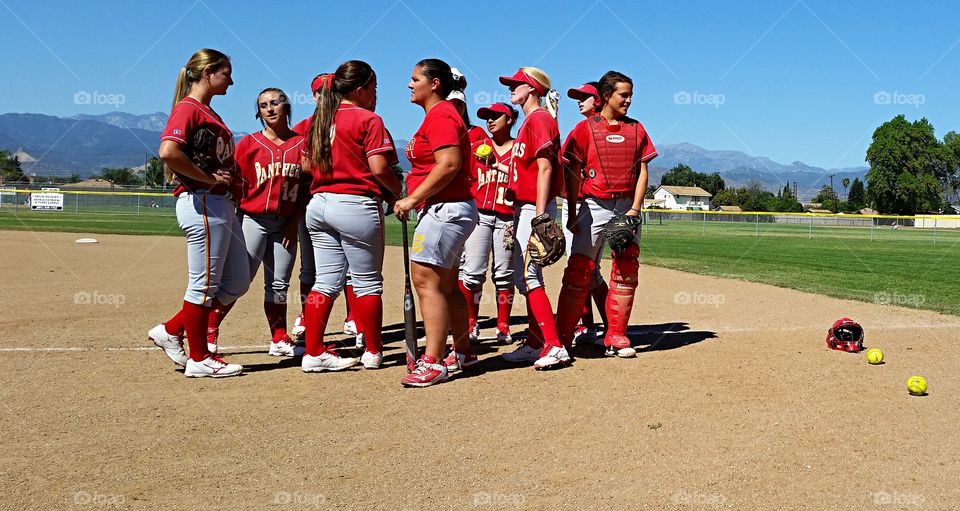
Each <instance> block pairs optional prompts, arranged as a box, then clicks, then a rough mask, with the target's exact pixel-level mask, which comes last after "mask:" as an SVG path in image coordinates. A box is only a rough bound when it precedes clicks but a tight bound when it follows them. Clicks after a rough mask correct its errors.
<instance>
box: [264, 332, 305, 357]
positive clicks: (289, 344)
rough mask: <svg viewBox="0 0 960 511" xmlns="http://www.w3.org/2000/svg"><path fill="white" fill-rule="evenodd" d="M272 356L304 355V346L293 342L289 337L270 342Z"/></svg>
mask: <svg viewBox="0 0 960 511" xmlns="http://www.w3.org/2000/svg"><path fill="white" fill-rule="evenodd" d="M269 353H270V356H271V357H296V356H299V355H303V348H302V347H300V346H297V345H296V344H294V343H293V340H291V339H290V338H289V337H286V338H283V339H280V340H279V341H277V342H271V343H270V352H269Z"/></svg>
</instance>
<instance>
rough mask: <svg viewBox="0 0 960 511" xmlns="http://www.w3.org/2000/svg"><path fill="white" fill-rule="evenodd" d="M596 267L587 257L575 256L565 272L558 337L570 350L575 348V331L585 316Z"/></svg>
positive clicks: (559, 304) (558, 305) (559, 302)
mask: <svg viewBox="0 0 960 511" xmlns="http://www.w3.org/2000/svg"><path fill="white" fill-rule="evenodd" d="M596 265H597V263H596V262H595V261H594V260H593V259H590V258H589V257H587V256H585V255H582V254H573V255H572V256H570V259H569V261H567V268H566V269H565V270H563V288H562V289H561V290H560V297H559V298H557V336H558V337H559V338H560V342H561V343H563V345H564V347H566V348H567V349H568V350H569V349H570V348H571V346H573V330H574V329H575V328H576V327H577V321H579V320H580V317H581V316H582V315H583V314H582V313H583V307H584V304H585V303H586V301H587V295H588V294H589V293H590V279H592V278H593V269H594V268H595V267H596Z"/></svg>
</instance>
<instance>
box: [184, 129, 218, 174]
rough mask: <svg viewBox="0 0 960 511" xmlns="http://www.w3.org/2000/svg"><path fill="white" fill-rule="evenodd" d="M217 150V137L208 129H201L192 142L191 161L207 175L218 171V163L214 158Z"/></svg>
mask: <svg viewBox="0 0 960 511" xmlns="http://www.w3.org/2000/svg"><path fill="white" fill-rule="evenodd" d="M216 150H217V136H216V135H214V134H213V132H212V131H210V130H209V129H207V128H200V129H198V130H197V131H195V132H194V134H193V138H192V139H191V140H190V153H189V154H190V160H192V161H193V163H194V165H196V166H197V167H200V170H202V171H204V172H206V173H207V174H213V173H214V172H215V171H217V170H218V169H217V166H218V165H217V163H218V162H217V161H216V159H215V158H214V156H213V155H214V154H216Z"/></svg>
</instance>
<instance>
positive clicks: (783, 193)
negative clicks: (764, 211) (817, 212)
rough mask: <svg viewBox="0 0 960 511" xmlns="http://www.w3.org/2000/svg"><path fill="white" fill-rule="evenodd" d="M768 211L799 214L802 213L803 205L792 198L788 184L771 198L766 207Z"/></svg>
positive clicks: (791, 191)
mask: <svg viewBox="0 0 960 511" xmlns="http://www.w3.org/2000/svg"><path fill="white" fill-rule="evenodd" d="M767 207H768V209H770V211H778V212H784V213H799V212H801V211H803V204H800V202H799V201H798V200H797V198H796V197H794V196H793V190H791V189H790V183H787V184H786V185H785V186H784V187H783V190H780V192H779V193H777V196H776V197H775V198H773V199H772V200H771V201H770V202H769V204H768V205H767Z"/></svg>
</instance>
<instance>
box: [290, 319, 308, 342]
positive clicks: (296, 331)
mask: <svg viewBox="0 0 960 511" xmlns="http://www.w3.org/2000/svg"><path fill="white" fill-rule="evenodd" d="M306 333H307V327H306V326H304V324H303V313H302V312H301V313H300V314H297V317H296V319H294V320H293V328H291V329H290V334H291V335H293V338H294V339H297V340H301V339H303V336H304V335H306Z"/></svg>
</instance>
